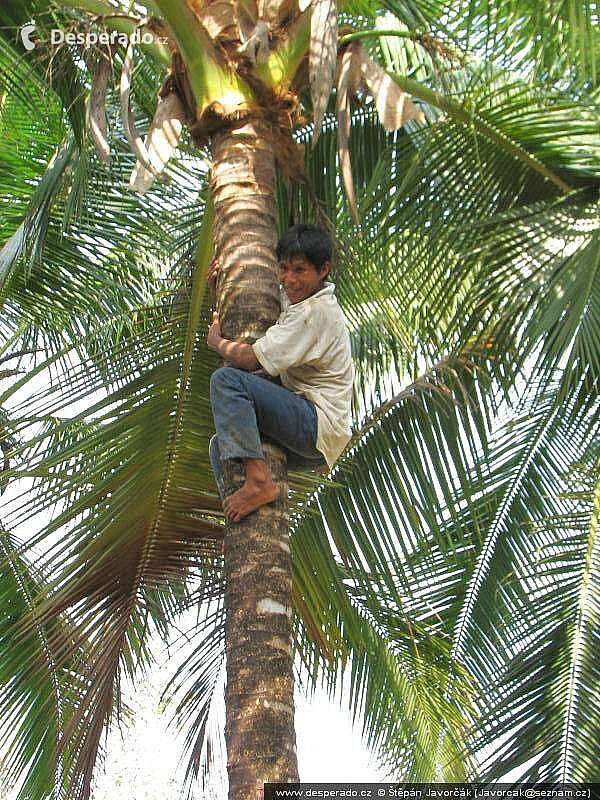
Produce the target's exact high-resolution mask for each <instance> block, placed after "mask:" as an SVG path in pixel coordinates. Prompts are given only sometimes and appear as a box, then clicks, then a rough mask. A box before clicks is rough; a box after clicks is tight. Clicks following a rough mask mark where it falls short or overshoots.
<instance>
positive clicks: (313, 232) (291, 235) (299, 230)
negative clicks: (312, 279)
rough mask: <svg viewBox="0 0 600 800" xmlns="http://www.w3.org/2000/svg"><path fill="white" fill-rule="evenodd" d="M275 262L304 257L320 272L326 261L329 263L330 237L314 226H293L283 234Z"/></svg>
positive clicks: (331, 246)
mask: <svg viewBox="0 0 600 800" xmlns="http://www.w3.org/2000/svg"><path fill="white" fill-rule="evenodd" d="M276 252H277V260H278V261H287V260H289V259H290V258H297V257H298V256H304V258H306V260H307V261H309V262H310V263H311V264H312V265H313V267H315V269H317V270H321V268H322V266H323V264H324V263H325V262H326V261H331V254H332V252H333V245H332V242H331V237H330V236H329V234H328V233H327V231H325V230H323V228H319V227H317V226H316V225H294V226H293V227H292V228H288V230H287V231H286V232H285V233H284V234H283V236H282V237H281V239H280V240H279V243H278V245H277V251H276Z"/></svg>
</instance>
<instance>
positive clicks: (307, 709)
mask: <svg viewBox="0 0 600 800" xmlns="http://www.w3.org/2000/svg"><path fill="white" fill-rule="evenodd" d="M171 669H172V668H171ZM168 675H169V667H168V666H166V665H165V664H163V665H161V664H160V663H159V664H157V667H156V669H154V670H152V672H150V673H149V674H148V675H147V676H145V677H144V678H143V679H142V680H141V681H139V682H138V683H137V684H136V687H135V689H134V691H133V692H131V690H130V691H128V693H127V694H128V695H129V696H128V698H127V702H128V703H129V704H130V705H131V707H132V709H133V710H134V711H135V715H134V718H133V724H132V725H130V726H129V727H128V728H126V729H124V730H123V731H122V733H120V732H119V731H118V730H114V731H113V732H112V734H111V735H110V736H109V739H108V746H107V754H106V758H105V763H104V765H103V767H102V768H100V769H99V770H98V774H97V778H96V783H95V787H94V800H178V799H179V798H180V797H181V788H182V785H183V773H184V768H181V767H180V768H179V769H178V767H177V762H178V759H179V756H180V754H181V740H178V739H177V736H176V734H175V732H174V731H173V730H172V729H170V728H169V727H168V720H169V718H170V710H169V708H168V707H167V708H165V707H164V705H163V704H161V700H160V695H161V692H162V689H163V688H164V685H165V683H166V681H167V679H168ZM217 710H218V709H217ZM296 737H297V750H298V768H299V773H300V779H301V780H302V781H304V782H310V781H323V782H333V783H335V782H371V781H372V782H379V781H381V782H383V781H384V780H385V776H384V775H383V773H381V772H380V771H379V770H378V769H377V765H376V762H375V760H374V758H372V757H371V756H370V754H369V752H368V751H367V749H366V747H365V746H364V745H363V743H362V741H361V737H360V732H359V730H357V729H353V727H352V723H351V720H350V716H349V714H348V713H347V712H346V711H345V710H344V709H342V708H340V705H339V703H331V702H330V701H329V700H328V698H327V696H326V695H325V694H324V693H323V692H320V691H317V693H316V694H315V695H314V697H313V698H312V699H311V700H308V699H307V698H306V697H305V696H304V695H303V693H302V692H300V691H297V692H296ZM226 791H227V790H226V784H225V782H224V777H223V774H222V773H221V774H219V771H218V772H217V774H216V775H215V782H214V789H213V790H212V791H210V790H209V791H208V792H202V790H200V789H199V788H197V789H196V790H194V791H193V793H192V798H193V800H224V798H225V797H226V796H227V794H226Z"/></svg>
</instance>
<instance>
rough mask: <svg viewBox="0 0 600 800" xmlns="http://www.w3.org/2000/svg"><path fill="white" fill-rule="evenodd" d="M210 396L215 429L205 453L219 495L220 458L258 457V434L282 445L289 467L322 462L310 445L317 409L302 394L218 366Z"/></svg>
mask: <svg viewBox="0 0 600 800" xmlns="http://www.w3.org/2000/svg"><path fill="white" fill-rule="evenodd" d="M210 402H211V405H212V410H213V417H214V421H215V429H216V431H217V434H216V436H213V438H212V439H211V440H210V445H209V455H210V462H211V465H212V470H213V473H214V476H215V480H216V482H217V487H218V489H219V494H220V495H221V497H223V496H224V494H225V492H224V484H223V476H222V471H221V461H225V460H226V459H228V458H240V459H245V458H264V457H265V456H264V453H263V449H262V445H261V443H260V437H261V434H262V436H264V437H266V438H268V439H270V440H272V441H273V442H274V443H275V444H277V445H279V446H280V447H282V448H283V450H285V452H286V455H287V457H288V467H289V468H290V469H302V468H304V469H306V468H308V469H310V468H314V467H317V468H318V467H321V466H323V465H324V464H325V459H324V458H323V455H322V453H320V452H319V451H318V450H317V447H316V441H317V412H316V410H315V406H314V403H311V402H310V400H307V399H306V398H305V397H302V396H301V395H299V394H294V392H291V391H290V390H289V389H286V388H284V387H283V386H279V385H277V384H275V383H272V382H271V381H268V380H266V379H265V378H261V377H260V376H259V375H254V374H253V373H251V372H246V371H244V370H242V369H235V368H234V367H221V368H220V369H217V370H215V372H213V374H212V376H211V379H210Z"/></svg>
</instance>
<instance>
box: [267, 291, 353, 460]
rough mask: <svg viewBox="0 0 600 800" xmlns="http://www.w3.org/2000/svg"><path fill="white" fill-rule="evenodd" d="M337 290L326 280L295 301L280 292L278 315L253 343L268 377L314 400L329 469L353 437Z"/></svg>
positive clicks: (346, 340) (346, 345)
mask: <svg viewBox="0 0 600 800" xmlns="http://www.w3.org/2000/svg"><path fill="white" fill-rule="evenodd" d="M334 289H335V285H334V284H333V283H326V284H325V286H324V288H323V289H321V290H320V291H318V292H316V293H315V294H313V295H311V297H307V298H306V300H302V301H301V302H300V303H294V304H290V302H289V300H288V298H287V295H286V294H285V292H283V291H282V292H281V294H282V303H281V306H282V311H281V314H280V316H279V319H278V320H277V322H276V323H275V324H274V325H272V326H271V327H270V328H269V329H268V330H267V332H266V333H265V335H264V336H262V337H261V338H260V339H258V340H257V341H256V342H255V343H254V344H253V346H252V347H253V350H254V354H255V356H256V358H257V359H258V361H259V362H260V364H261V365H262V366H263V367H264V369H265V370H266V371H267V372H268V373H269V375H274V376H275V375H279V378H280V380H281V383H282V385H283V386H285V387H286V388H287V389H290V390H291V391H292V392H295V393H296V394H300V395H302V396H303V397H306V398H307V400H310V401H311V402H312V403H314V404H315V408H316V411H317V442H316V444H317V449H318V450H319V451H320V452H321V453H323V455H324V456H325V460H326V461H327V464H328V465H329V467H332V466H333V464H334V463H335V461H336V459H337V458H338V456H339V455H340V453H341V452H342V450H343V449H344V447H345V446H346V445H347V444H348V441H349V440H350V420H351V409H352V384H353V380H354V368H353V365H352V357H351V352H350V335H349V334H348V328H347V326H346V320H345V318H344V315H343V313H342V309H341V308H340V306H339V305H338V302H337V298H336V296H335V294H334Z"/></svg>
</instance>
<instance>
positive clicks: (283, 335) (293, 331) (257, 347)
mask: <svg viewBox="0 0 600 800" xmlns="http://www.w3.org/2000/svg"><path fill="white" fill-rule="evenodd" d="M311 323H312V324H311ZM318 348H319V333H318V326H315V325H314V320H310V319H309V317H308V315H307V314H306V313H296V314H290V315H289V316H288V317H287V318H286V319H285V320H284V321H283V322H278V323H276V324H275V325H272V326H271V327H270V328H269V329H268V331H267V332H266V333H265V335H264V336H262V337H261V338H260V339H258V340H257V341H256V342H254V344H253V345H252V349H253V350H254V355H255V356H256V358H257V359H258V361H259V362H260V364H261V365H262V366H263V367H264V369H265V370H266V371H267V372H268V373H269V375H273V376H275V375H280V374H281V373H282V372H285V370H287V369H289V368H290V367H294V366H296V365H298V364H305V363H307V362H308V361H310V360H311V359H312V358H315V357H317V354H318Z"/></svg>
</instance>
